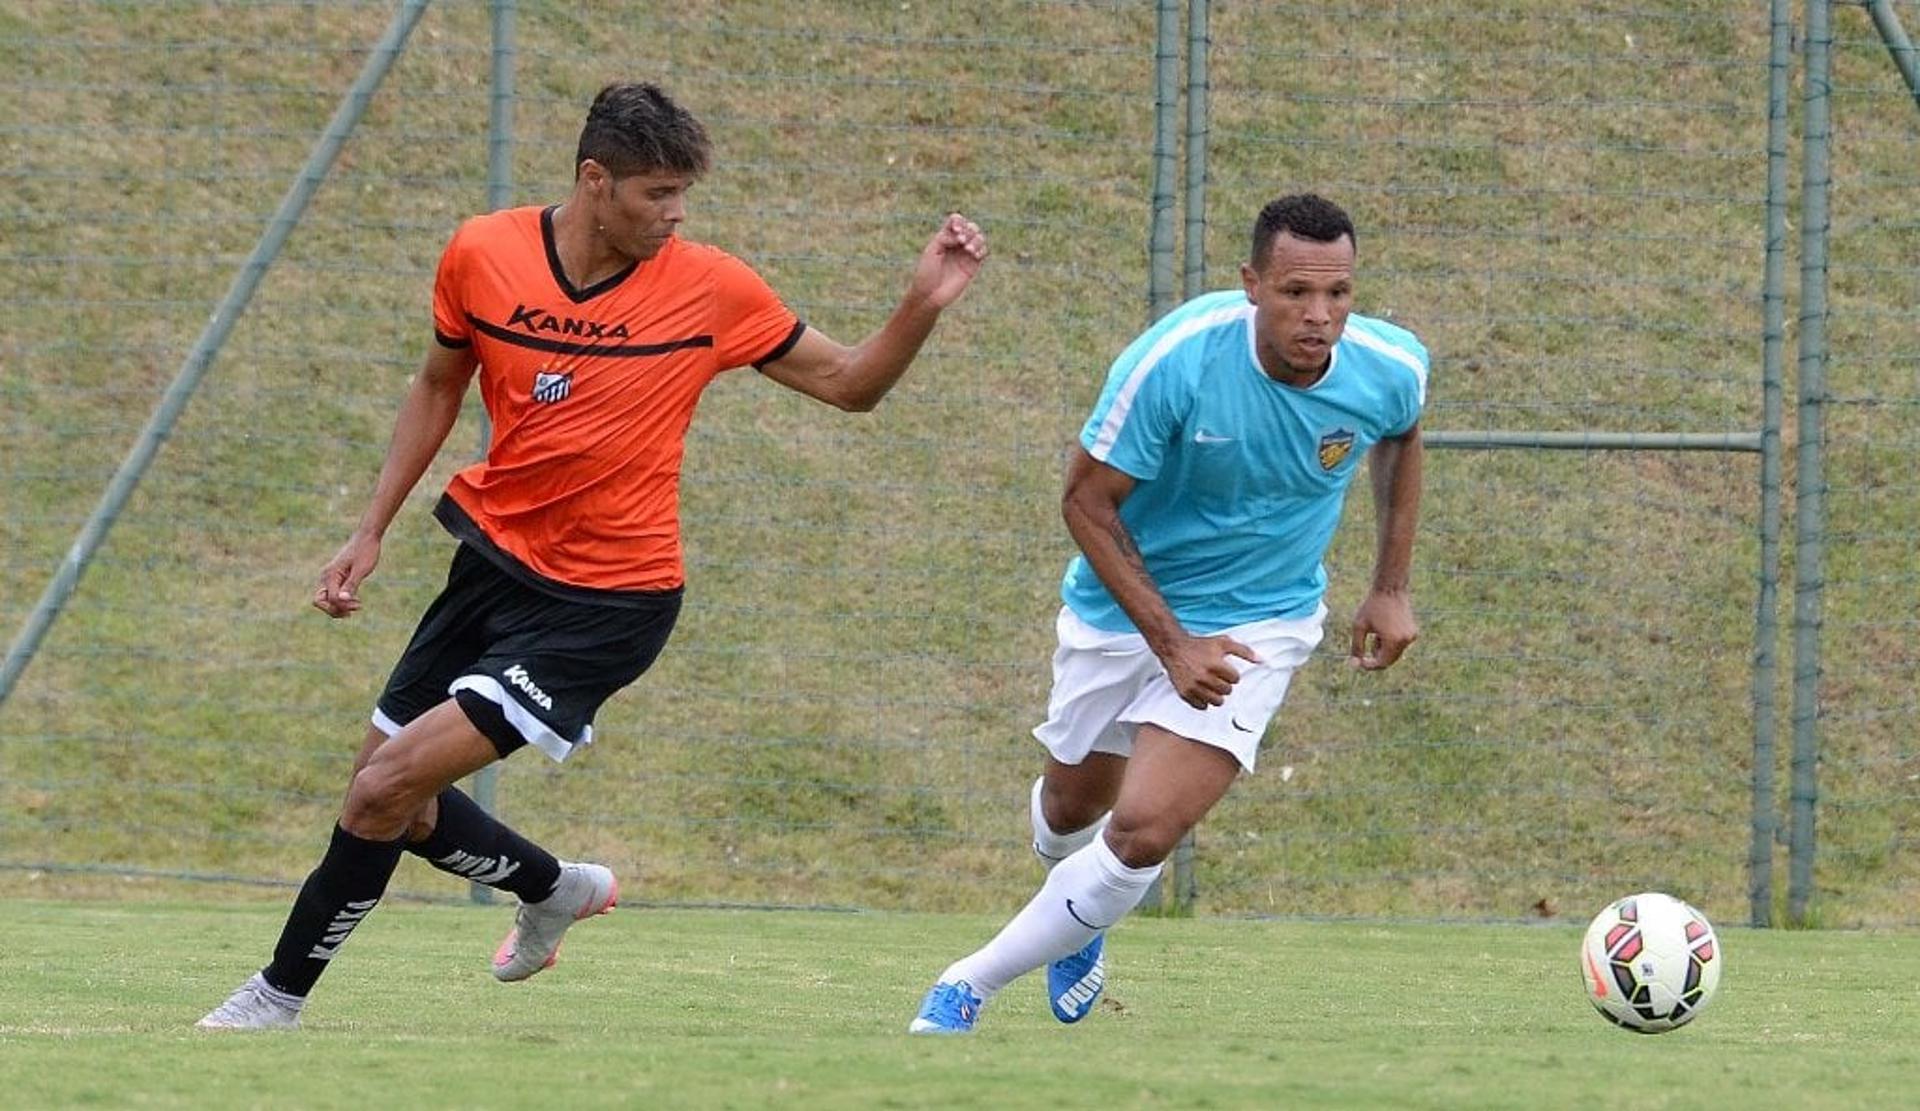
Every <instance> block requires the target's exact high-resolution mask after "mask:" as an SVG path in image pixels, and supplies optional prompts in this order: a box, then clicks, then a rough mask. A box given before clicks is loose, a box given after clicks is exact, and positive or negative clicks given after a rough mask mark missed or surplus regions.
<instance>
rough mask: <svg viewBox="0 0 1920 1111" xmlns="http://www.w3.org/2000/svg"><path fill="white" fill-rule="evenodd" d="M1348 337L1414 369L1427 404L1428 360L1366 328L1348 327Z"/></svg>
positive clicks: (1421, 401)
mask: <svg viewBox="0 0 1920 1111" xmlns="http://www.w3.org/2000/svg"><path fill="white" fill-rule="evenodd" d="M1346 338H1348V339H1351V340H1352V341H1353V342H1355V343H1357V344H1359V345H1360V346H1362V347H1364V348H1366V349H1367V350H1369V351H1372V352H1374V353H1375V354H1378V355H1385V356H1386V357H1387V358H1389V359H1392V360H1393V361H1394V362H1396V363H1399V364H1400V365H1402V366H1404V367H1406V368H1408V369H1409V370H1411V371H1413V376H1414V378H1415V379H1417V380H1418V381H1419V383H1420V404H1421V405H1422V406H1424V405H1426V403H1427V363H1426V360H1424V359H1422V358H1421V357H1420V356H1418V355H1415V354H1414V353H1413V352H1411V351H1409V350H1407V349H1406V348H1404V347H1400V346H1398V345H1396V344H1392V343H1389V342H1387V341H1386V340H1384V339H1381V338H1380V337H1379V336H1376V335H1374V334H1373V333H1372V332H1369V331H1367V330H1365V329H1364V328H1348V329H1347V332H1346Z"/></svg>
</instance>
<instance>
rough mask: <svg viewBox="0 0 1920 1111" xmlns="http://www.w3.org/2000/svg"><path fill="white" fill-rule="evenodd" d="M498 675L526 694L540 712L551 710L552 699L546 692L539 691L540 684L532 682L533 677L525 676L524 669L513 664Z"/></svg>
mask: <svg viewBox="0 0 1920 1111" xmlns="http://www.w3.org/2000/svg"><path fill="white" fill-rule="evenodd" d="M500 674H501V675H503V676H504V677H505V678H506V680H507V682H509V683H512V684H513V685H514V686H516V687H519V688H520V689H521V690H522V691H524V692H526V696H527V697H528V698H531V699H533V704H534V705H536V706H538V707H540V708H541V709H542V710H551V709H553V699H552V698H550V697H548V695H547V692H546V691H543V690H541V689H540V684H538V683H536V682H534V681H533V676H531V675H528V674H527V669H526V668H524V667H521V666H520V665H519V664H514V665H513V666H512V667H510V668H508V669H506V670H505V671H503V672H501V673H500Z"/></svg>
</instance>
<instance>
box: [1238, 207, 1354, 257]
mask: <svg viewBox="0 0 1920 1111" xmlns="http://www.w3.org/2000/svg"><path fill="white" fill-rule="evenodd" d="M1281 232H1286V233H1287V234H1289V235H1295V236H1298V237H1300V238H1301V239H1311V240H1313V241H1314V242H1315V243H1332V242H1334V241H1335V240H1337V239H1339V238H1340V237H1341V236H1343V235H1344V236H1346V237H1347V238H1348V239H1350V240H1352V241H1353V242H1354V245H1355V246H1358V245H1359V242H1360V237H1359V236H1357V235H1355V234H1354V231H1353V221H1352V220H1351V219H1350V218H1348V216H1347V214H1346V213H1345V212H1344V211H1342V210H1341V208H1340V206H1339V205H1337V204H1334V203H1333V202H1332V201H1330V200H1328V199H1327V198H1325V197H1323V196H1320V195H1319V194H1318V193H1291V194H1288V195H1287V196H1284V197H1281V198H1280V199H1278V200H1274V201H1268V202H1267V207H1265V208H1263V209H1261V210H1260V216H1259V218H1258V219H1256V220H1254V222H1253V256H1252V260H1251V261H1252V263H1253V267H1254V269H1256V270H1257V269H1259V268H1260V267H1262V266H1265V265H1266V264H1267V255H1268V254H1269V253H1270V252H1271V251H1272V250H1273V237H1274V236H1276V235H1279V234H1280V233H1281Z"/></svg>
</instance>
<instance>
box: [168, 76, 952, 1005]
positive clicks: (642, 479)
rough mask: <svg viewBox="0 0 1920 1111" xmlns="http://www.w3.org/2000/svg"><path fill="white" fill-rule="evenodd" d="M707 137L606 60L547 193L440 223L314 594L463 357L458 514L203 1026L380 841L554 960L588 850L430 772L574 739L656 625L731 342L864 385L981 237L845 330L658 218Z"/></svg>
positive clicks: (803, 384)
mask: <svg viewBox="0 0 1920 1111" xmlns="http://www.w3.org/2000/svg"><path fill="white" fill-rule="evenodd" d="M708 162H709V146H708V140H707V135H706V132H705V130H704V128H703V127H702V126H701V124H700V123H699V121H698V120H696V119H695V118H694V117H693V116H692V115H691V114H689V113H688V112H687V111H686V110H685V109H684V108H682V107H680V106H679V105H678V104H676V103H674V101H673V100H671V99H670V98H669V97H668V96H667V95H666V93H664V92H662V91H661V90H660V89H659V88H657V87H656V86H654V85H651V84H616V85H609V86H608V87H606V88H604V89H602V90H601V91H600V93H599V95H598V96H597V97H595V99H594V102H593V106H592V108H591V109H590V110H589V112H588V114H587V121H586V125H585V127H584V128H583V129H582V131H581V134H580V145H579V150H578V154H577V155H576V158H575V161H574V185H573V192H572V193H571V194H570V195H569V196H568V197H567V198H566V200H565V201H563V202H561V203H560V204H557V205H551V206H546V207H528V208H519V209H510V210H506V211H502V212H496V213H492V214H490V215H486V216H480V217H476V218H474V219H472V220H469V221H467V222H466V223H465V224H464V225H462V226H461V228H460V229H459V230H458V231H457V232H455V233H454V236H453V239H452V241H451V242H450V243H449V244H448V245H447V249H446V252H445V254H444V255H443V256H442V258H441V260H440V268H439V273H438V275H437V277H436V279H435V283H434V291H433V318H434V343H433V345H432V347H431V349H430V350H429V352H428V355H427V359H426V365H425V366H424V368H423V369H422V370H421V372H420V374H419V375H418V376H417V377H416V378H415V379H414V380H413V384H412V386H411V387H410V388H409V390H408V392H407V396H406V400H405V401H404V402H402V404H401V407H400V413H399V417H398V419H397V420H396V422H395V426H394V432H393V440H392V443H391V445H390V446H389V447H388V449H387V456H386V461H385V463H384V464H383V465H382V467H381V469H380V476H379V479H378V481H377V482H376V484H375V486H374V490H373V495H372V498H371V499H370V501H369V504H368V506H367V508H366V511H365V512H364V513H363V514H362V515H361V518H360V522H359V525H358V526H357V527H356V528H355V529H354V531H353V534H352V535H351V536H350V537H349V538H348V539H347V542H346V544H345V545H344V546H343V547H342V548H341V549H340V551H339V553H338V554H337V555H335V556H334V557H333V559H332V560H331V561H330V562H328V564H327V565H326V567H325V568H324V569H323V570H322V571H321V573H320V582H319V586H318V588H317V589H316V590H315V591H314V595H313V604H314V606H315V607H317V608H319V609H320V610H321V611H322V612H324V613H326V614H327V615H328V616H329V617H334V618H345V617H349V616H351V615H352V614H353V613H354V612H355V611H356V610H358V609H359V608H360V605H361V602H360V595H359V588H360V584H361V582H362V581H364V580H365V579H366V577H367V576H368V575H369V574H371V573H372V572H373V569H374V567H375V565H376V564H377V563H378V562H379V558H380V541H381V537H382V536H383V535H384V534H385V533H386V531H387V528H388V526H389V525H390V524H391V523H392V522H393V518H394V515H395V514H396V513H398V512H399V510H400V506H401V504H402V503H403V502H404V501H405V499H406V497H407V494H408V493H409V491H411V490H412V489H413V487H414V485H415V484H416V483H418V482H419V481H420V477H421V475H422V474H423V473H425V471H426V469H427V466H428V464H429V463H430V462H431V461H432V459H433V457H434V455H435V453H436V452H438V451H439V449H440V445H441V444H442V443H443V442H444V441H445V440H446V437H447V434H448V432H449V431H450V430H451V429H452V428H453V424H454V420H455V418H456V416H457V415H458V413H459V410H460V403H461V399H462V398H463V397H464V396H465V394H466V392H467V389H468V387H469V384H470V383H471V382H472V381H473V379H474V378H475V376H476V373H477V374H478V377H479V381H480V393H481V397H482V399H483V400H484V401H485V403H486V407H487V413H488V415H489V417H490V418H491V420H492V439H491V441H490V442H489V444H488V447H487V454H486V458H485V459H484V460H482V461H481V462H479V463H475V464H474V465H472V466H470V467H468V468H466V469H465V470H463V471H461V472H460V473H459V474H457V475H455V476H454V478H453V480H452V482H451V483H449V485H448V487H447V490H446V493H445V495H444V496H443V497H442V498H441V499H440V502H439V504H438V506H437V507H436V508H435V510H434V515H435V516H436V517H437V518H438V519H439V520H440V522H441V523H442V524H443V525H444V526H445V527H446V528H447V531H448V532H450V533H452V534H453V536H454V538H455V539H456V540H458V541H459V544H458V546H457V548H456V550H455V553H454V556H453V563H452V569H451V570H450V572H449V574H448V578H447V585H446V588H445V590H444V591H442V593H441V594H440V596H439V597H438V598H437V599H436V600H435V601H434V602H433V604H432V605H431V606H429V607H428V609H427V612H426V614H425V615H424V616H423V617H422V618H421V621H420V625H419V628H418V629H417V630H416V631H415V633H414V636H413V640H412V641H411V643H409V644H408V646H407V648H406V651H405V652H404V653H403V654H402V655H401V658H400V661H399V663H398V664H397V665H396V667H395V668H394V671H393V674H392V676H391V677H390V678H389V680H388V682H387V686H386V689H385V691H384V692H383V693H382V694H381V696H380V698H379V700H378V702H377V704H376V707H375V710H374V713H373V720H372V724H371V727H370V728H369V729H368V731H367V734H366V738H365V741H364V743H363V745H362V747H361V750H360V754H359V756H358V758H357V759H356V760H355V763H354V769H353V777H352V781H351V784H350V785H349V787H348V790H347V797H346V803H345V805H344V806H343V807H342V809H341V812H340V818H339V822H338V824H337V825H336V826H335V827H334V830H333V837H332V841H331V842H330V843H329V845H328V848H327V851H326V854H325V856H324V857H323V858H322V859H321V861H320V864H319V866H318V867H317V868H315V869H314V871H313V873H312V874H311V875H309V876H308V877H307V880H306V883H305V885H304V886H303V887H302V888H301V890H300V894H299V896H298V897H297V898H296V899H295V901H294V905H293V909H292V911H291V913H290V914H289V915H288V918H287V923H286V926H285V927H284V929H283V930H282V932H281V935H280V940H279V943H278V944H277V945H276V946H275V948H274V952H273V959H272V961H271V962H270V963H269V964H268V965H267V966H266V967H265V968H264V969H262V970H261V971H260V972H259V973H257V974H256V975H254V976H253V977H252V978H251V979H249V980H248V981H247V982H246V983H245V984H243V985H241V987H240V988H239V989H238V990H236V991H235V992H234V993H233V995H232V996H231V997H230V998H228V999H227V1001H226V1002H225V1003H223V1004H221V1005H220V1006H219V1007H217V1008H215V1009H214V1010H213V1011H212V1012H211V1013H209V1014H208V1015H207V1016H206V1017H205V1018H203V1019H201V1020H200V1023H199V1025H200V1026H201V1027H204V1028H208V1029H269V1028H286V1027H293V1026H297V1025H298V1024H299V1015H300V1010H301V1007H302V1006H303V1004H304V1003H305V1000H306V996H307V994H308V992H309V991H310V990H311V989H312V987H313V985H314V983H315V982H316V981H317V980H318V979H319V977H320V974H321V973H322V972H323V971H325V970H326V967H327V963H328V961H330V960H331V959H332V957H333V955H334V954H335V953H336V952H338V951H339V948H340V946H341V945H342V944H343V943H344V942H345V941H346V939H347V937H348V935H349V934H350V933H351V932H352V930H353V928H354V926H355V925H357V924H358V923H359V922H360V920H361V919H363V918H364V917H365V916H366V915H367V914H368V913H369V912H370V911H371V910H372V909H373V907H374V905H375V904H376V903H377V902H378V901H379V899H380V896H381V894H382V893H383V892H384V891H385V890H386V886H387V883H388V881H389V880H390V879H391V877H392V875H393V870H394V868H395V867H396V866H397V865H398V863H399V859H400V854H401V853H403V852H411V853H415V854H417V855H419V856H421V857H423V858H425V859H426V860H428V861H430V862H431V863H432V864H433V865H434V866H435V867H437V868H440V869H442V870H444V871H447V872H450V873H453V874H455V875H459V876H462V877H465V878H467V879H471V880H474V881H477V882H480V883H485V884H489V885H491V886H493V887H497V888H499V889H501V890H503V891H508V892H511V893H513V894H514V895H516V896H518V897H519V899H520V906H519V909H518V911H517V913H516V915H515V919H514V928H513V931H512V932H511V933H509V934H508V935H507V938H506V941H505V942H503V943H502V945H501V947H500V950H499V952H498V953H496V954H495V956H494V962H493V969H494V975H495V976H496V977H497V978H499V979H501V980H507V981H513V980H522V979H525V978H526V977H528V976H531V975H533V974H534V973H536V972H539V971H540V970H541V969H543V968H545V967H548V966H550V965H551V964H552V963H553V960H554V957H555V955H556V953H557V951H558V949H559V946H560V940H561V937H562V935H564V934H565V933H566V931H567V928H568V927H569V926H571V925H572V924H573V923H574V922H575V921H577V920H579V919H582V918H587V917H590V916H592V915H595V914H599V913H603V912H605V911H607V910H609V909H611V908H612V906H613V904H614V902H615V900H616V898H617V897H618V885H617V884H616V882H615V880H614V876H613V873H612V872H611V871H609V870H608V869H606V868H604V867H602V866H600V865H597V864H584V863H568V862H565V861H561V860H557V859H556V858H555V857H554V856H553V855H552V854H551V853H549V852H547V851H546V850H545V849H543V848H541V847H540V846H538V845H535V844H533V843H532V842H530V841H528V840H527V839H526V838H524V837H522V836H520V835H519V834H517V833H515V832H514V831H513V830H512V829H510V828H508V827H507V826H506V825H504V824H502V823H501V822H499V821H498V820H496V819H494V818H493V817H492V816H490V815H488V814H487V813H486V812H484V811H483V810H481V809H480V807H479V806H478V805H476V804H475V803H474V802H473V801H472V800H471V799H469V798H468V797H467V796H466V795H465V794H463V793H462V792H460V791H459V790H458V789H457V788H456V787H454V786H453V785H454V784H455V783H457V782H458V781H459V780H460V779H461V778H462V777H464V776H466V775H469V774H471V773H472V772H475V771H478V770H479V769H481V768H483V767H485V766H487V765H488V764H491V763H493V762H494V761H496V760H500V759H504V758H505V757H506V756H508V755H509V754H511V753H512V752H514V751H515V750H516V749H519V748H521V747H523V746H526V745H532V746H534V747H535V748H538V749H540V750H541V751H542V752H544V753H545V754H546V755H547V756H549V757H551V758H552V759H554V760H564V759H566V757H567V755H568V754H569V753H571V752H573V751H574V750H576V749H577V748H579V747H580V746H582V745H585V744H588V743H589V742H591V741H592V739H593V717H594V713H595V712H596V711H597V710H598V709H599V707H600V705H601V703H603V702H604V701H605V700H606V699H607V698H608V697H609V696H610V695H612V694H613V693H614V692H615V691H617V690H619V689H620V688H622V687H624V686H626V685H627V684H628V683H631V682H632V681H633V680H634V679H635V678H637V677H638V676H639V675H640V674H641V673H642V672H643V671H645V670H646V669H647V667H648V666H649V665H650V664H651V663H652V662H653V659H654V657H655V656H656V655H657V654H658V653H659V651H660V649H661V647H662V645H664V644H665V643H666V639H667V635H668V633H669V632H670V631H671V630H672V628H673V624H674V619H675V617H676V616H677V614H678V613H679V609H680V594H681V585H682V576H683V568H682V561H681V547H680V524H679V500H678V499H679V473H680V462H681V457H682V454H683V452H684V448H685V436H686V431H687V427H688V424H689V422H690V421H691V420H692V417H693V410H694V405H695V404H696V403H697V402H698V400H699V397H700V393H701V391H702V390H703V389H705V388H706V385H707V383H709V382H711V381H712V380H713V378H714V377H715V376H716V375H718V374H719V373H720V372H722V371H725V370H728V369H731V368H735V367H743V366H749V365H751V366H753V367H756V368H757V369H758V370H759V371H760V373H761V374H763V375H765V376H766V377H768V378H771V379H773V380H774V381H775V382H778V383H780V384H781V385H783V386H786V387H787V388H789V389H793V390H797V391H799V392H800V393H803V394H806V395H807V396H809V397H814V398H817V399H819V400H821V401H824V402H826V403H827V404H829V405H833V406H835V407H836V408H840V409H845V410H849V411H865V410H869V409H872V408H873V407H874V406H875V405H876V404H878V403H879V401H880V399H881V398H882V397H884V396H886V394H887V391H888V390H890V389H891V388H892V387H893V384H894V383H895V382H897V381H899V379H900V376H901V375H902V374H903V373H904V372H905V371H906V369H907V366H908V364H910V363H911V362H912V361H913V357H914V355H915V354H916V353H917V352H918V351H919V349H920V345H921V343H922V342H924V341H925V340H926V338H927V335H928V334H929V333H930V332H931V331H932V330H933V326H934V323H935V322H936V321H937V320H938V319H939V317H940V313H941V311H942V310H944V309H945V308H946V307H947V306H948V305H951V304H953V303H954V301H955V300H957V299H958V298H959V297H960V295H961V294H962V293H964V292H965V291H966V289H967V287H968V285H970V284H971V283H972V281H973V279H974V277H975V275H977V274H978V273H979V271H980V266H981V264H982V262H983V261H984V260H985V259H986V257H987V243H986V239H985V237H984V236H983V235H982V234H981V232H980V229H979V228H978V227H977V226H976V225H975V224H974V223H973V222H972V221H970V220H968V219H966V218H965V217H964V216H961V215H959V214H957V213H955V214H950V215H948V216H947V217H946V218H945V219H943V220H942V221H941V222H940V226H939V227H938V229H936V230H935V231H934V233H933V236H932V238H930V239H929V240H928V241H927V244H926V247H925V248H924V249H923V250H922V251H921V252H920V257H919V259H918V261H917V262H916V263H915V264H914V267H913V272H912V277H911V278H910V280H909V281H908V284H907V291H906V293H905V295H904V296H903V297H902V298H901V300H900V303H899V305H898V307H897V308H895V310H894V312H893V314H892V316H890V317H889V318H888V319H887V321H886V322H885V323H884V324H882V325H881V326H880V328H879V329H878V330H877V331H875V332H874V333H873V334H871V335H869V336H868V337H867V338H866V339H864V340H862V341H861V342H860V343H858V344H855V345H853V346H846V345H844V344H841V343H839V342H837V341H835V340H834V339H832V338H831V337H829V336H827V335H825V334H824V333H822V332H820V331H818V330H817V329H814V328H812V327H809V326H808V325H807V324H805V323H804V322H802V321H800V320H799V319H798V318H797V317H795V315H794V314H793V312H792V311H791V310H790V309H788V308H787V307H786V305H784V304H783V303H782V302H781V301H780V299H779V298H778V297H777V296H775V294H774V293H773V291H772V290H771V289H769V288H768V287H767V284H766V283H765V282H764V281H762V280H761V278H760V276H759V275H758V274H756V273H754V271H753V270H752V269H751V268H749V267H748V266H747V265H746V264H745V263H743V262H741V261H740V260H739V259H736V258H734V257H733V256H731V255H728V254H727V253H726V252H724V251H721V250H719V249H717V248H714V247H710V246H706V245H704V244H698V243H691V242H688V241H686V240H685V239H682V238H681V237H680V236H679V234H678V233H679V228H680V224H681V222H682V221H683V220H685V219H686V215H687V193H688V190H689V189H691V188H692V186H693V184H694V182H695V181H697V180H698V179H699V178H700V176H701V175H702V174H703V173H705V172H706V170H707V168H708Z"/></svg>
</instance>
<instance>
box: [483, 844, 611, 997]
mask: <svg viewBox="0 0 1920 1111" xmlns="http://www.w3.org/2000/svg"><path fill="white" fill-rule="evenodd" d="M619 902H620V881H619V880H617V879H615V878H614V875H613V873H612V872H611V871H609V870H608V869H606V868H604V867H602V866H600V865H598V864H563V865H562V866H561V870H560V883H559V884H558V885H557V886H556V887H555V889H554V893H553V894H552V895H551V896H549V897H547V898H546V899H542V900H541V901H540V902H538V903H525V902H523V903H521V904H520V909H519V911H518V912H517V913H516V914H515V915H514V924H513V929H512V930H510V931H508V933H507V937H506V940H504V941H502V942H501V943H500V948H498V949H496V950H494V954H493V975H494V978H495V979H497V980H504V981H508V982H512V981H515V980H524V979H526V978H527V977H529V976H532V975H533V974H534V973H536V972H540V971H543V970H545V969H549V968H552V967H553V965H554V962H555V961H557V960H559V959H560V941H561V939H562V938H563V937H564V936H565V935H566V932H567V929H568V927H570V926H572V925H573V924H574V923H575V922H578V921H581V920H582V919H586V918H592V917H594V916H595V915H600V914H606V913H608V912H609V911H611V910H613V908H614V907H615V906H616V905H618V903H619ZM568 903H572V904H573V906H574V910H573V911H572V912H571V913H570V914H569V913H568V912H567V911H566V910H565V909H564V908H565V907H566V906H567V904H568ZM522 939H528V944H526V945H525V946H523V945H522V944H521V941H522Z"/></svg>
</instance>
